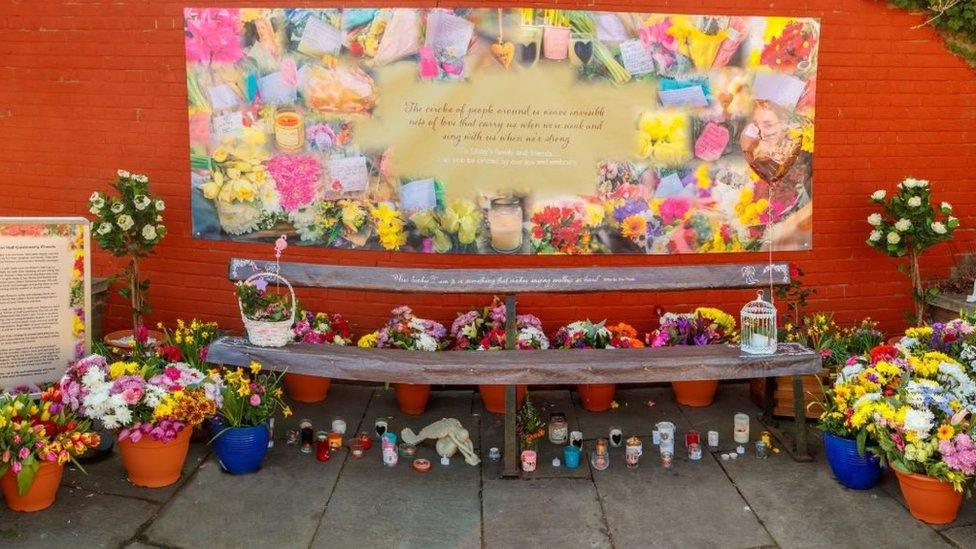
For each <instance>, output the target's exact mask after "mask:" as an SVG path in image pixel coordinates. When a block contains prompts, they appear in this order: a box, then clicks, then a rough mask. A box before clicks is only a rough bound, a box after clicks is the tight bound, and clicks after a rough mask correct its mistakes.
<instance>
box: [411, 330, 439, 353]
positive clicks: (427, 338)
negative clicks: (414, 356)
mask: <svg viewBox="0 0 976 549" xmlns="http://www.w3.org/2000/svg"><path fill="white" fill-rule="evenodd" d="M414 346H415V347H416V348H417V350H418V351H436V350H437V340H436V339H434V338H433V337H432V336H431V335H430V334H423V333H422V334H417V335H416V336H415V338H414Z"/></svg>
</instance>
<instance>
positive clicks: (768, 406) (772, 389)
mask: <svg viewBox="0 0 976 549" xmlns="http://www.w3.org/2000/svg"><path fill="white" fill-rule="evenodd" d="M774 409H776V378H775V377H767V378H766V379H764V380H763V412H762V419H763V422H765V423H769V422H771V421H772V420H773V410H774Z"/></svg>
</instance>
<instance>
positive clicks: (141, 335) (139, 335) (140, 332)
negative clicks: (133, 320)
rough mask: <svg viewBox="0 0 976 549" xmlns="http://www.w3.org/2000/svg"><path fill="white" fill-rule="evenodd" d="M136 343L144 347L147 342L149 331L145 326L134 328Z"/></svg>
mask: <svg viewBox="0 0 976 549" xmlns="http://www.w3.org/2000/svg"><path fill="white" fill-rule="evenodd" d="M133 335H134V337H135V338H136V342H137V343H139V344H140V345H145V344H146V342H147V341H149V329H148V328H146V325H145V324H140V325H138V326H136V330H135V334H133Z"/></svg>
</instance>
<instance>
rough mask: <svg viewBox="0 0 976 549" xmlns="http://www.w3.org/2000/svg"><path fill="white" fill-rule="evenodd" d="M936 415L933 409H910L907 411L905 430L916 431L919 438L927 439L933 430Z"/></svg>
mask: <svg viewBox="0 0 976 549" xmlns="http://www.w3.org/2000/svg"><path fill="white" fill-rule="evenodd" d="M934 420H935V415H934V414H933V413H932V411H931V410H908V412H906V413H905V430H906V431H911V432H913V433H915V436H917V437H918V438H919V440H925V439H927V438H928V437H929V433H930V432H931V431H932V425H933V422H934Z"/></svg>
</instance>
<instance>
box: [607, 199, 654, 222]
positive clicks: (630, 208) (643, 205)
mask: <svg viewBox="0 0 976 549" xmlns="http://www.w3.org/2000/svg"><path fill="white" fill-rule="evenodd" d="M646 211H647V202H645V201H643V200H628V201H627V202H626V203H624V205H623V206H620V207H619V208H617V209H616V210H614V211H613V217H614V219H616V220H617V223H621V222H623V220H624V219H626V218H628V217H630V216H632V215H638V214H642V213H644V212H646Z"/></svg>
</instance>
